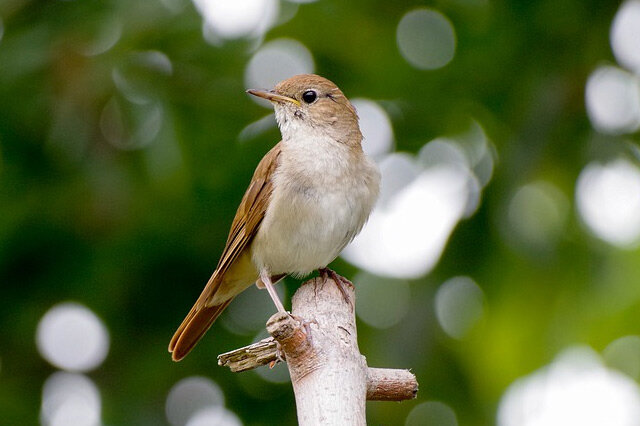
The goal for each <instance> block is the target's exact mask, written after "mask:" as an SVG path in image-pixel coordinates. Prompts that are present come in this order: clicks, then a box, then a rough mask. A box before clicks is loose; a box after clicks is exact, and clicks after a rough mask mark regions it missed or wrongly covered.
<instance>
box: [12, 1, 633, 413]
mask: <svg viewBox="0 0 640 426" xmlns="http://www.w3.org/2000/svg"><path fill="white" fill-rule="evenodd" d="M178 4H181V5H182V6H181V7H180V8H179V10H178V12H171V11H170V10H169V9H168V8H166V7H164V6H163V5H162V3H161V2H160V1H155V0H154V1H135V0H134V1H130V0H106V1H98V0H82V1H80V0H77V1H28V0H2V1H1V2H0V19H2V24H3V28H4V32H3V37H2V39H0V283H1V286H2V287H1V288H2V296H1V297H0V360H1V369H0V412H1V413H2V416H1V418H0V423H2V424H34V423H36V422H37V421H38V411H39V407H40V398H41V392H42V384H43V382H44V380H45V379H46V378H47V377H48V376H49V375H50V374H51V373H52V372H53V371H55V369H54V368H53V367H52V366H50V365H49V364H47V362H46V361H44V360H43V359H42V358H41V357H40V356H39V354H38V351H37V349H36V345H35V330H36V326H37V324H38V321H39V320H40V318H41V317H42V315H43V314H44V313H45V312H46V311H47V310H48V309H49V308H50V307H51V306H53V305H54V304H56V303H58V302H61V301H66V300H74V301H78V302H80V303H83V304H85V305H86V306H88V307H90V308H91V309H92V310H93V311H94V312H96V313H97V314H98V315H99V316H100V317H101V318H102V319H103V320H104V321H105V323H106V325H107V327H108V329H109V333H110V336H111V348H110V352H109V355H108V358H107V359H106V361H105V362H104V364H103V365H102V366H100V367H99V368H98V369H96V370H95V371H92V372H90V373H89V375H90V377H91V378H92V379H93V380H95V382H96V383H97V385H98V386H99V388H100V390H101V394H102V398H103V421H104V423H105V424H123V425H124V424H136V425H137V424H140V425H142V424H154V425H155V424H166V422H167V420H166V418H165V415H164V402H165V398H166V395H167V393H168V391H169V389H170V388H171V386H172V385H173V384H175V383H176V382H177V381H178V380H180V379H181V378H183V377H186V376H189V375H204V376H208V377H211V378H212V379H214V380H215V381H216V382H217V383H218V384H219V385H220V386H221V387H222V389H223V390H224V392H225V396H226V399H227V404H228V406H229V407H230V408H231V409H232V410H233V411H235V412H236V413H237V414H238V415H239V416H240V418H241V419H242V420H243V422H244V423H245V424H248V425H268V424H274V425H276V424H293V423H294V421H295V409H294V405H293V396H292V392H291V389H290V385H289V384H286V383H285V384H271V383H268V382H265V381H262V379H260V378H259V377H258V376H257V375H255V374H253V373H246V376H242V375H236V374H232V373H230V372H228V371H227V370H226V369H222V368H219V367H217V366H216V360H215V355H216V354H218V353H221V352H224V351H227V350H230V349H232V348H235V347H239V346H242V345H245V344H248V343H250V341H251V336H238V335H235V334H232V333H230V332H229V331H227V329H225V328H224V327H221V326H218V325H217V326H216V327H215V328H214V329H213V330H212V332H210V333H209V334H208V335H207V336H206V338H205V339H204V340H203V342H202V343H200V345H199V346H198V348H197V350H196V351H194V352H193V354H191V355H190V356H189V357H187V358H186V359H185V360H184V361H183V362H181V363H179V364H174V363H172V362H171V361H170V358H169V355H168V353H167V352H166V345H167V343H168V341H169V338H170V337H171V334H172V332H173V331H174V328H175V327H176V326H177V324H178V323H179V322H180V321H181V320H182V318H183V316H184V314H185V313H186V312H187V310H188V309H189V308H190V306H191V303H192V302H193V301H194V300H195V298H196V296H197V295H198V294H199V292H200V290H201V288H202V285H203V284H204V282H205V281H206V279H207V278H208V276H209V274H210V273H211V271H212V270H213V268H214V267H215V264H216V262H217V258H218V255H219V253H220V251H221V250H222V247H223V244H224V240H225V238H226V233H227V230H228V226H229V224H230V221H231V219H232V217H233V214H234V212H235V208H236V206H237V204H238V202H239V200H240V198H241V197H242V194H243V192H244V189H245V188H246V185H247V183H248V180H249V179H250V176H251V173H252V171H253V169H254V167H255V165H256V164H257V162H258V161H259V159H260V158H261V157H262V155H264V153H265V152H266V151H267V150H268V149H269V148H270V147H271V146H272V145H273V143H274V142H275V141H277V140H278V137H279V134H278V133H277V130H275V129H274V130H272V131H270V132H267V133H266V134H264V135H261V136H260V137H259V138H257V139H254V140H251V141H248V142H243V143H240V142H238V133H239V132H240V130H241V129H242V128H243V127H244V126H246V125H247V124H249V123H250V122H252V121H255V120H257V119H258V118H260V117H262V116H264V114H265V110H264V109H263V108H261V107H260V106H257V105H256V104H255V103H253V102H251V101H250V100H249V98H248V96H247V95H245V94H244V90H245V89H246V88H245V87H244V82H243V75H244V69H245V66H246V64H247V61H248V60H249V58H250V57H251V45H252V44H251V42H249V41H246V40H238V41H228V42H226V43H224V44H222V45H220V46H212V45H210V44H207V43H206V42H205V41H204V40H203V37H202V28H201V26H202V18H201V17H200V16H199V14H198V13H197V12H196V10H195V8H194V6H193V4H192V3H190V2H186V1H184V2H182V3H178ZM420 5H426V6H431V7H435V8H437V9H438V10H440V11H441V12H443V13H444V14H446V15H447V16H448V17H449V19H450V20H451V22H452V23H453V24H454V27H455V29H456V34H457V48H456V55H455V57H454V59H453V61H452V62H451V63H449V64H448V65H447V66H445V67H444V68H441V69H439V70H435V71H420V70H417V69H415V68H413V67H412V66H410V65H409V64H408V63H407V62H406V61H405V60H404V59H403V58H402V56H401V55H400V53H399V51H398V48H397V44H396V37H395V35H396V27H397V24H398V22H399V20H400V18H401V17H402V16H403V14H404V13H406V12H407V11H408V10H410V9H412V8H414V7H417V6H420ZM618 7H619V2H617V1H595V0H542V1H536V2H531V1H524V0H495V1H489V2H482V1H463V0H457V1H456V0H449V1H447V0H440V1H433V2H416V1H406V0H398V1H382V0H369V1H364V0H352V1H338V0H320V1H318V2H315V3H311V4H305V5H301V6H300V7H299V9H298V11H297V14H296V15H295V17H294V18H293V19H291V20H290V21H289V22H287V23H285V24H283V25H280V26H277V27H275V28H273V29H272V30H270V31H269V32H268V33H267V34H266V40H270V39H274V38H278V37H290V38H294V39H296V40H299V41H300V42H302V43H303V44H304V45H305V46H307V47H308V48H309V49H310V51H311V52H312V53H313V55H314V59H315V62H316V72H317V73H319V74H322V75H324V76H326V77H328V78H330V79H331V80H333V81H335V82H336V83H337V84H339V85H340V87H341V88H342V89H343V91H344V92H345V93H346V94H347V95H348V96H350V97H367V98H371V99H375V100H380V101H383V102H382V105H385V103H384V101H385V100H393V101H395V102H397V104H398V105H400V111H399V112H398V111H395V113H393V111H390V112H391V113H392V114H391V118H392V121H393V128H394V133H395V140H396V149H397V150H400V151H408V152H416V151H417V150H418V149H419V148H420V147H421V146H422V145H424V144H425V143H426V142H427V141H429V140H431V139H432V138H434V137H437V136H440V135H447V134H453V133H456V132H459V131H460V130H461V129H464V128H466V126H467V125H468V123H469V120H470V118H472V117H473V118H475V119H477V120H478V121H479V122H480V123H482V125H483V127H484V129H485V131H486V133H487V135H488V136H489V138H490V139H491V140H492V142H493V144H494V145H495V148H496V153H497V159H498V160H497V165H496V170H495V174H494V177H493V179H492V181H491V182H490V184H489V185H488V187H487V189H486V190H485V191H484V193H483V200H482V203H481V206H480V208H479V211H478V212H477V213H476V214H475V215H474V216H473V217H472V218H470V219H468V220H465V221H463V222H461V223H460V224H459V226H458V227H457V229H456V230H455V231H454V234H453V236H452V238H451V240H450V242H449V243H448V245H447V248H446V250H445V252H444V255H443V257H442V259H441V261H440V263H439V264H438V266H437V268H436V269H435V270H434V271H433V272H431V273H430V274H429V275H428V276H427V277H425V278H423V279H418V280H414V281H412V282H411V304H410V311H409V313H408V315H407V316H406V317H405V319H404V320H403V321H402V322H401V323H400V324H398V325H397V326H394V327H393V328H391V329H387V330H377V329H374V328H371V327H369V326H367V325H366V324H364V323H362V324H360V325H359V332H360V344H361V351H362V353H363V354H365V355H366V356H367V358H368V361H369V364H370V365H372V366H386V367H406V368H412V370H413V371H414V372H415V373H416V374H417V376H418V378H419V381H420V383H421V389H420V393H419V398H418V400H417V401H412V402H404V403H401V404H395V403H369V406H368V415H369V420H370V423H371V424H402V423H403V422H404V419H405V418H406V416H407V414H408V413H409V411H410V410H411V408H412V407H413V406H415V405H416V404H417V403H419V402H422V401H426V400H440V401H444V402H445V403H447V404H448V405H450V406H451V407H452V408H453V409H454V410H455V411H456V414H457V416H458V421H459V424H461V425H488V424H493V423H494V421H495V410H496V407H497V404H498V402H499V398H500V396H501V395H502V393H503V392H504V391H505V389H506V387H507V386H508V385H509V384H510V383H512V382H513V381H514V380H515V379H517V378H518V377H521V376H523V375H525V374H528V373H530V372H531V371H533V370H535V369H537V368H539V367H541V366H543V365H545V364H547V363H549V362H550V361H551V360H552V359H553V357H554V356H555V355H556V354H557V353H558V352H559V351H561V350H562V349H563V348H565V347H568V346H570V345H573V344H588V345H591V346H592V347H593V348H594V349H596V350H597V351H601V350H602V349H603V348H604V347H606V345H607V344H609V343H610V342H611V341H613V340H615V339H616V338H618V337H621V336H624V335H628V334H634V333H635V334H637V333H638V332H639V321H640V285H638V283H639V279H640V268H638V264H639V261H640V253H639V251H638V250H637V249H634V250H626V251H623V250H618V249H613V248H611V247H609V246H608V245H606V244H605V243H603V242H600V241H598V240H596V239H595V238H593V237H591V236H590V235H589V234H588V232H587V231H586V230H585V228H584V226H583V225H582V224H581V223H580V221H579V219H578V217H577V215H576V214H575V208H574V206H573V201H571V203H572V206H571V212H570V215H569V217H570V219H569V223H568V224H567V226H566V227H565V228H564V233H563V235H562V236H561V238H560V239H559V240H558V241H557V244H555V245H554V246H553V247H546V248H543V249H540V248H537V247H523V246H519V247H514V246H513V245H510V244H508V242H507V241H506V240H505V235H504V232H502V230H501V229H502V228H501V226H502V224H503V222H504V221H505V217H506V212H505V210H506V205H507V202H508V198H509V197H510V196H511V195H512V194H513V193H514V191H515V190H516V189H517V188H518V187H519V186H520V185H522V184H525V183H528V182H531V181H534V180H538V179H544V180H548V181H550V182H553V183H554V184H555V185H556V186H557V187H558V188H560V189H561V190H562V192H564V194H565V195H566V196H567V198H568V199H569V200H573V194H574V189H575V188H574V187H575V182H576V178H577V176H578V174H579V172H580V171H581V169H582V168H583V167H584V166H585V165H586V164H587V163H588V162H590V161H592V160H594V159H599V160H606V159H609V158H613V157H615V156H618V155H628V154H629V152H630V150H631V149H633V147H634V146H636V147H637V135H636V137H635V142H631V143H629V139H628V138H627V139H623V138H617V137H610V136H603V135H601V134H598V133H596V132H595V131H594V130H593V129H592V127H591V125H590V123H589V121H588V119H587V117H586V113H585V107H584V86H585V82H586V79H587V77H588V75H589V73H590V72H591V71H592V70H593V69H594V68H595V67H596V66H598V65H599V64H602V63H606V62H614V58H613V56H612V53H611V48H610V45H609V30H610V26H611V21H612V18H613V16H614V14H615V12H616V10H617V9H618ZM114 20H117V21H120V22H121V23H122V36H121V38H120V40H119V41H118V42H117V44H115V46H114V47H113V48H111V49H109V50H108V51H106V52H105V53H102V54H100V55H96V56H86V55H83V54H82V53H80V52H82V50H83V49H84V48H85V47H86V46H87V44H88V43H89V42H90V41H91V40H94V39H95V38H96V37H98V35H99V33H100V31H102V30H104V28H105V26H109V25H111V23H112V22H114ZM147 50H157V51H160V52H163V53H164V54H166V55H167V57H168V58H170V60H171V63H172V67H173V72H172V73H171V74H165V73H162V72H160V71H158V70H155V69H152V68H148V67H141V66H139V63H138V62H136V54H137V53H136V52H140V51H147ZM114 67H120V68H121V69H125V70H126V72H127V76H128V78H129V79H130V80H131V81H134V82H135V85H136V87H137V88H139V90H141V91H143V92H144V93H145V95H146V96H149V97H151V98H153V99H154V100H157V101H159V103H160V104H161V105H162V108H163V112H164V115H163V117H164V120H163V123H162V127H161V130H160V133H159V135H158V137H157V139H156V140H155V141H154V142H153V143H152V144H150V145H149V146H146V147H143V148H140V149H118V148H116V147H114V146H113V145H111V144H110V143H108V142H107V141H106V140H105V137H104V136H103V133H102V132H101V130H100V117H101V113H102V111H103V109H104V108H105V105H107V103H108V102H109V101H110V99H112V98H114V97H115V99H121V94H119V92H118V90H117V88H116V86H115V85H114V81H113V78H112V70H113V68H114ZM130 119H131V120H135V111H131V116H130ZM634 144H635V145H634ZM333 266H334V268H335V269H337V270H338V271H339V272H341V273H342V274H343V275H346V276H353V275H354V274H355V273H356V269H355V268H354V267H353V266H350V265H348V264H347V263H346V262H344V261H342V260H337V261H336V262H335V264H334V265H333ZM455 275H469V276H471V277H473V278H474V279H475V280H476V282H477V283H478V284H479V285H480V286H481V287H482V289H483V290H484V292H485V297H486V315H485V317H484V319H483V322H482V324H481V325H480V326H479V327H478V328H477V329H475V330H474V331H473V333H472V334H471V335H470V337H469V338H467V339H465V340H462V341H456V340H453V339H451V338H449V337H448V336H447V335H446V334H445V333H443V332H442V331H441V330H440V328H439V326H438V324H437V321H436V318H435V315H434V312H433V296H434V293H435V290H436V288H437V286H438V285H439V284H440V283H441V282H443V281H444V280H446V279H448V278H450V277H452V276H455ZM298 284H299V283H298V282H296V281H295V280H291V279H289V280H288V281H287V282H286V284H285V285H286V287H287V289H288V293H289V294H292V292H293V291H295V288H297V285H298ZM265 297H266V295H265ZM266 319H267V318H266V317H265V320H266ZM248 389H252V391H251V392H250V391H248ZM260 394H262V395H263V396H262V397H259V396H257V395H260Z"/></svg>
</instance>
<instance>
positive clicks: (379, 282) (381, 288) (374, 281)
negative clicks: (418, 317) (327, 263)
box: [353, 272, 411, 328]
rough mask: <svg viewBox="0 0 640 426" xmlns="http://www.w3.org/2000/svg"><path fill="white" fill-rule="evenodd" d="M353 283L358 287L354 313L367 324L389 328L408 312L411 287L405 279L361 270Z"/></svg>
mask: <svg viewBox="0 0 640 426" xmlns="http://www.w3.org/2000/svg"><path fill="white" fill-rule="evenodd" d="M353 283H354V285H355V287H356V288H357V289H358V294H357V303H356V313H357V314H358V317H359V318H360V319H361V320H362V321H364V322H365V323H367V324H368V325H370V326H372V327H376V328H389V327H392V326H394V325H396V324H398V323H399V322H400V321H401V320H402V319H403V318H404V317H405V316H406V315H407V313H408V312H409V301H410V299H411V289H410V287H409V284H408V283H407V282H406V281H400V280H393V279H389V278H382V277H377V276H375V275H372V274H368V273H366V272H361V273H359V274H358V275H356V276H355V277H354V278H353Z"/></svg>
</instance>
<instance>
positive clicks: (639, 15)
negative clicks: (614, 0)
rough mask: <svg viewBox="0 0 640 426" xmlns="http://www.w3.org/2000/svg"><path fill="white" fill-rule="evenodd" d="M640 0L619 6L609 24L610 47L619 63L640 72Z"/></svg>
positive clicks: (626, 2)
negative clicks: (611, 22)
mask: <svg viewBox="0 0 640 426" xmlns="http://www.w3.org/2000/svg"><path fill="white" fill-rule="evenodd" d="M638 46H640V1H638V0H627V1H625V2H624V3H622V5H621V6H620V9H619V10H618V13H616V17H615V18H614V19H613V24H612V26H611V48H612V49H613V53H614V55H615V56H616V59H617V60H618V62H619V63H620V64H621V65H624V66H625V67H627V68H629V69H630V70H633V71H635V72H636V73H638V74H640V48H639V47H638Z"/></svg>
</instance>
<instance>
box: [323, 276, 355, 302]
mask: <svg viewBox="0 0 640 426" xmlns="http://www.w3.org/2000/svg"><path fill="white" fill-rule="evenodd" d="M318 272H320V277H321V278H322V279H323V280H326V279H327V278H331V280H332V281H333V282H335V283H336V285H337V286H338V290H340V293H342V297H343V298H344V300H345V302H347V303H348V304H349V305H351V306H352V307H353V304H352V303H351V299H350V298H349V294H348V293H347V289H346V288H345V287H353V283H352V282H351V281H349V280H348V279H346V278H345V277H343V276H340V275H338V274H336V272H335V271H334V270H332V269H329V268H320V269H318Z"/></svg>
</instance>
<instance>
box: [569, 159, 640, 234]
mask: <svg viewBox="0 0 640 426" xmlns="http://www.w3.org/2000/svg"><path fill="white" fill-rule="evenodd" d="M576 204H577V207H578V212H579V213H580V217H581V218H582V220H583V221H584V223H585V224H586V225H587V227H588V228H589V230H591V232H593V233H594V234H595V235H596V236H598V237H599V238H601V239H603V240H604V241H606V242H608V243H610V244H613V245H615V246H618V247H633V246H635V244H636V243H637V242H638V239H639V238H640V170H638V167H636V166H635V165H634V164H632V163H631V162H629V161H628V160H625V159H618V160H615V161H612V162H609V163H607V164H599V163H591V164H588V165H587V166H586V167H585V168H584V170H583V171H582V172H581V173H580V176H579V177H578V182H577V185H576Z"/></svg>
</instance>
